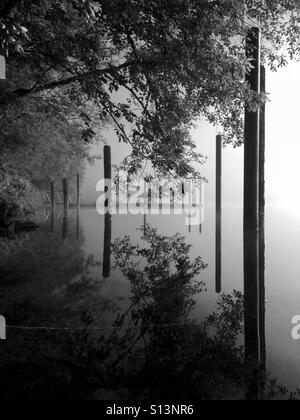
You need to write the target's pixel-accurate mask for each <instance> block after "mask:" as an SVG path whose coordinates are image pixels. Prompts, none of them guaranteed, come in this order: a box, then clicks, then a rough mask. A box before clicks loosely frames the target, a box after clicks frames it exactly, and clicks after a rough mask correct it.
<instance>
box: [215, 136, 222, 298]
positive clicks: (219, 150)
mask: <svg viewBox="0 0 300 420" xmlns="http://www.w3.org/2000/svg"><path fill="white" fill-rule="evenodd" d="M221 291H222V136H217V138H216V293H221Z"/></svg>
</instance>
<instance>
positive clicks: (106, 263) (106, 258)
mask: <svg viewBox="0 0 300 420" xmlns="http://www.w3.org/2000/svg"><path fill="white" fill-rule="evenodd" d="M111 230H112V220H111V215H110V213H106V214H105V218H104V249H103V277H104V278H105V279H107V278H109V277H110V269H111Z"/></svg>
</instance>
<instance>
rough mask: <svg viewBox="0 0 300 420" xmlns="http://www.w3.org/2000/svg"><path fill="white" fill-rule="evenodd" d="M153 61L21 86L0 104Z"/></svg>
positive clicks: (132, 62) (127, 64) (132, 63)
mask: <svg viewBox="0 0 300 420" xmlns="http://www.w3.org/2000/svg"><path fill="white" fill-rule="evenodd" d="M152 64H153V63H150V62H148V63H146V62H144V63H140V62H139V63H137V62H135V61H131V62H126V63H123V64H121V65H119V66H117V67H114V66H110V67H108V68H106V69H102V70H96V71H94V70H93V71H87V72H85V73H83V74H77V75H75V76H70V77H68V78H65V79H61V80H55V81H52V82H48V83H45V84H40V85H39V86H36V85H34V86H33V87H31V88H20V89H17V90H14V91H12V92H9V93H8V94H7V95H6V96H4V98H2V99H0V105H2V106H3V105H7V104H9V103H11V102H13V101H15V100H16V99H20V98H24V97H26V96H29V95H32V94H34V93H40V92H44V91H47V90H53V89H57V88H60V87H65V86H68V85H70V84H72V83H76V82H81V81H84V80H85V79H86V78H88V77H95V78H96V77H99V76H102V75H105V74H114V73H115V72H116V71H120V70H123V69H126V68H129V67H131V66H139V65H152Z"/></svg>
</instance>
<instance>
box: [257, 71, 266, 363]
mask: <svg viewBox="0 0 300 420" xmlns="http://www.w3.org/2000/svg"><path fill="white" fill-rule="evenodd" d="M260 90H261V92H262V93H266V69H265V67H263V66H261V81H260ZM265 127H266V106H265V105H263V107H262V109H261V113H260V135H259V136H260V139H259V332H260V366H261V369H262V370H265V369H266V326H265V316H266V313H265V312H266V309H265V302H266V292H265V153H266V128H265Z"/></svg>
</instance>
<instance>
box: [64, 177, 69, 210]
mask: <svg viewBox="0 0 300 420" xmlns="http://www.w3.org/2000/svg"><path fill="white" fill-rule="evenodd" d="M63 195H64V210H65V211H68V210H69V183H68V180H67V178H64V180H63Z"/></svg>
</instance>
